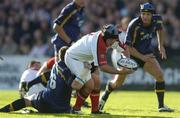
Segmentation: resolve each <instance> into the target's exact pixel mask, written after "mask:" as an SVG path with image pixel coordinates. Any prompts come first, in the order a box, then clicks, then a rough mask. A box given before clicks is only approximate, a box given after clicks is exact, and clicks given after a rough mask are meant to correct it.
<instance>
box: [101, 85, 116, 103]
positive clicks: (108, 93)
mask: <svg viewBox="0 0 180 118" xmlns="http://www.w3.org/2000/svg"><path fill="white" fill-rule="evenodd" d="M113 90H114V89H113V88H112V87H111V85H110V83H108V84H107V85H106V90H105V92H104V94H103V96H102V99H103V100H104V101H106V100H107V99H108V97H109V95H110V93H111V92H112V91H113Z"/></svg>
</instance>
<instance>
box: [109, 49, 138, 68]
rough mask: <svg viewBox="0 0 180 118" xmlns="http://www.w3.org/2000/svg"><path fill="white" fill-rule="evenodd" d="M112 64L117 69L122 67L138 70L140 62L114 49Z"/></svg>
mask: <svg viewBox="0 0 180 118" xmlns="http://www.w3.org/2000/svg"><path fill="white" fill-rule="evenodd" d="M111 60H112V64H113V66H114V67H115V68H116V69H119V68H121V67H124V68H128V69H133V70H136V69H137V68H138V64H137V62H136V61H135V60H133V59H131V58H128V57H126V56H124V55H123V54H122V53H119V52H117V50H113V51H112V54H111Z"/></svg>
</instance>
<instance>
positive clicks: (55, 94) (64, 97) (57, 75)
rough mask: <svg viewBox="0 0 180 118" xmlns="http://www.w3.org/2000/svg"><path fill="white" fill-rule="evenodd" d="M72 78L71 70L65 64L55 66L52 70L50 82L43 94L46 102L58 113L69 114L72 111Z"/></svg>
mask: <svg viewBox="0 0 180 118" xmlns="http://www.w3.org/2000/svg"><path fill="white" fill-rule="evenodd" d="M70 78H73V75H72V74H71V72H70V70H69V69H68V68H67V67H66V65H65V64H64V62H59V63H58V66H57V65H56V64H55V65H54V66H53V68H52V70H51V76H50V80H49V81H48V85H47V88H46V90H45V91H44V93H43V96H44V101H45V102H47V103H48V104H50V106H52V109H54V110H55V111H57V112H60V111H61V112H67V111H68V110H70V98H71V92H72V89H71V86H70V85H69V80H70Z"/></svg>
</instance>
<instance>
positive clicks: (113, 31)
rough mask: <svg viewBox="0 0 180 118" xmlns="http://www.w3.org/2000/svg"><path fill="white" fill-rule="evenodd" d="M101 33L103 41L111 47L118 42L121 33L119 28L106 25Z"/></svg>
mask: <svg viewBox="0 0 180 118" xmlns="http://www.w3.org/2000/svg"><path fill="white" fill-rule="evenodd" d="M101 31H102V36H103V39H104V40H105V41H106V43H108V45H109V46H110V45H112V44H113V43H114V42H115V41H117V40H118V34H119V32H118V28H117V27H116V26H115V25H113V24H109V25H104V26H103V28H102V30H101Z"/></svg>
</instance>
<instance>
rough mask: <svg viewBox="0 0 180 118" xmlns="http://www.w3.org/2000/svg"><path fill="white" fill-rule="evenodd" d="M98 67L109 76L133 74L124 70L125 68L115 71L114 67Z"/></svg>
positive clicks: (106, 65)
mask: <svg viewBox="0 0 180 118" xmlns="http://www.w3.org/2000/svg"><path fill="white" fill-rule="evenodd" d="M99 67H100V69H101V70H102V71H104V72H107V73H110V74H130V73H132V72H134V71H133V70H130V69H126V68H121V69H119V70H117V69H115V68H114V67H112V66H109V65H108V64H105V65H101V66H99Z"/></svg>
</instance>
